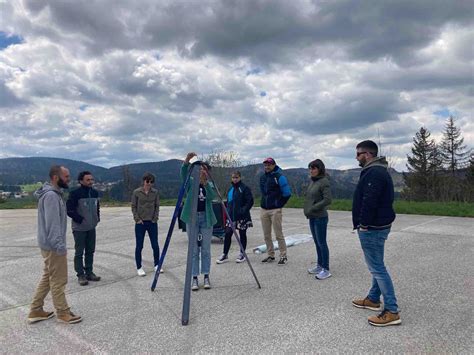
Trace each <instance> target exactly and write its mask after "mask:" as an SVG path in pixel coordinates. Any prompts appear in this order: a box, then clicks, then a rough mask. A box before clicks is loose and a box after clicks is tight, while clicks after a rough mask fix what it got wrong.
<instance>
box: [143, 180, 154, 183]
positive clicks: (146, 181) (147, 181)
mask: <svg viewBox="0 0 474 355" xmlns="http://www.w3.org/2000/svg"><path fill="white" fill-rule="evenodd" d="M145 183H147V184H153V183H154V181H151V180H145Z"/></svg>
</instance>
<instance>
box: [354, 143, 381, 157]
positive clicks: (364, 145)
mask: <svg viewBox="0 0 474 355" xmlns="http://www.w3.org/2000/svg"><path fill="white" fill-rule="evenodd" d="M359 148H361V149H365V150H366V151H368V152H369V153H372V155H373V156H374V157H376V156H377V154H378V153H379V147H377V144H376V143H375V142H374V141H370V140H367V141H362V142H360V143H359V144H357V146H356V149H359Z"/></svg>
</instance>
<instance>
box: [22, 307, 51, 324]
mask: <svg viewBox="0 0 474 355" xmlns="http://www.w3.org/2000/svg"><path fill="white" fill-rule="evenodd" d="M53 316H54V312H46V311H44V310H43V309H37V310H31V311H30V313H29V314H28V323H36V322H41V321H42V320H46V319H49V318H52V317H53Z"/></svg>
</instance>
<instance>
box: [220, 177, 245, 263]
mask: <svg viewBox="0 0 474 355" xmlns="http://www.w3.org/2000/svg"><path fill="white" fill-rule="evenodd" d="M252 206H253V196H252V191H251V190H250V188H249V187H248V186H247V185H245V184H244V183H243V182H242V175H241V174H240V171H234V172H233V173H232V184H231V187H230V189H229V192H228V193H227V212H228V213H229V216H230V218H231V219H232V222H233V224H234V228H235V229H237V230H238V231H239V236H240V242H241V243H242V248H243V250H241V251H240V254H239V256H238V257H237V259H236V260H235V261H236V262H237V263H242V262H244V261H245V256H244V253H243V252H244V251H245V248H246V247H247V228H250V227H253V224H252V218H251V217H250V209H251V208H252ZM232 235H233V231H232V226H231V225H230V221H229V220H227V225H226V230H225V237H224V253H223V254H222V255H221V257H220V258H219V259H217V260H216V263H217V264H223V263H225V262H227V261H229V257H228V253H229V250H230V245H231V243H232Z"/></svg>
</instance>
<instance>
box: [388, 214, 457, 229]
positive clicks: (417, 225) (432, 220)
mask: <svg viewBox="0 0 474 355" xmlns="http://www.w3.org/2000/svg"><path fill="white" fill-rule="evenodd" d="M445 218H448V217H439V218H435V219H431V220H429V221H426V222H423V223H420V224H415V225H414V226H409V227H406V228H403V229H400V230H399V231H397V232H404V231H406V230H408V229H412V228H416V227H419V226H423V225H425V224H429V223H431V222H435V221H439V220H440V219H445Z"/></svg>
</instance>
